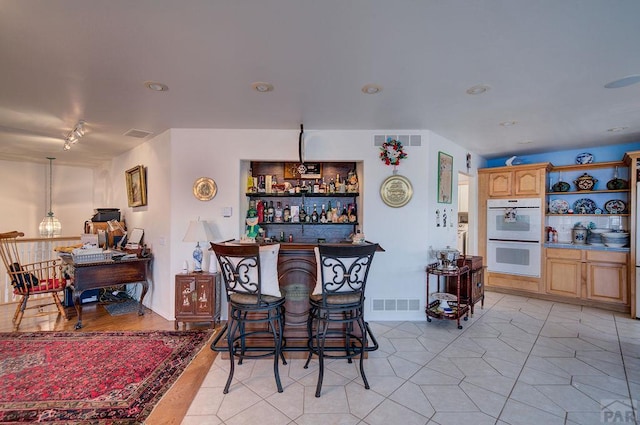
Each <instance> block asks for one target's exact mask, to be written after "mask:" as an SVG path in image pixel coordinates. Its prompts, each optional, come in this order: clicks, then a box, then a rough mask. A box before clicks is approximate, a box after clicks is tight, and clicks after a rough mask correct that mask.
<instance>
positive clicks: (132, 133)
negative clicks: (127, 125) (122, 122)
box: [124, 128, 153, 139]
mask: <svg viewBox="0 0 640 425" xmlns="http://www.w3.org/2000/svg"><path fill="white" fill-rule="evenodd" d="M152 134H153V133H152V132H151V131H146V130H137V129H135V128H132V129H131V130H129V131H127V132H126V133H124V135H125V136H129V137H135V138H136V139H144V138H145V137H147V136H150V135H152Z"/></svg>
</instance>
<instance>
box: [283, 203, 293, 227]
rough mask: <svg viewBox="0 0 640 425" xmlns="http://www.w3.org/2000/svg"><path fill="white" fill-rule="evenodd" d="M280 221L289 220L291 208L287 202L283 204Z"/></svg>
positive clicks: (287, 221) (286, 221)
mask: <svg viewBox="0 0 640 425" xmlns="http://www.w3.org/2000/svg"><path fill="white" fill-rule="evenodd" d="M282 221H283V222H285V223H289V222H291V208H289V204H285V206H284V210H282Z"/></svg>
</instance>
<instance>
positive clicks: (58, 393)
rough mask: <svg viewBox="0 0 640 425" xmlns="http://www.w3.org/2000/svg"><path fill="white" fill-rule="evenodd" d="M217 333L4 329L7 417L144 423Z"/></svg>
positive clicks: (1, 367) (1, 385) (1, 410)
mask: <svg viewBox="0 0 640 425" xmlns="http://www.w3.org/2000/svg"><path fill="white" fill-rule="evenodd" d="M211 334H212V331H201V330H194V331H182V332H179V331H144V332H143V331H139V332H24V333H22V332H12V333H0V423H2V424H14V423H29V422H40V423H48V424H100V425H107V424H109V425H116V424H117V425H121V424H141V423H143V421H144V419H145V418H146V417H147V416H149V414H150V413H151V411H152V410H153V407H154V406H155V404H156V403H157V402H158V401H159V400H160V398H161V397H162V395H163V394H164V393H165V392H166V391H167V390H168V389H169V388H170V387H171V385H173V383H174V382H175V381H176V380H177V379H178V377H179V376H180V374H181V373H182V372H183V371H184V369H185V368H186V366H187V365H188V364H189V362H190V361H191V360H192V359H193V358H194V357H195V355H196V354H198V352H199V351H200V350H201V349H202V347H203V346H204V345H205V343H206V342H207V341H208V339H209V337H210V336H211Z"/></svg>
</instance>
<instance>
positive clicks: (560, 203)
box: [549, 199, 569, 214]
mask: <svg viewBox="0 0 640 425" xmlns="http://www.w3.org/2000/svg"><path fill="white" fill-rule="evenodd" d="M568 211H569V203H568V202H567V201H565V200H564V199H553V200H552V201H551V202H549V212H550V213H551V214H566V213H567V212H568Z"/></svg>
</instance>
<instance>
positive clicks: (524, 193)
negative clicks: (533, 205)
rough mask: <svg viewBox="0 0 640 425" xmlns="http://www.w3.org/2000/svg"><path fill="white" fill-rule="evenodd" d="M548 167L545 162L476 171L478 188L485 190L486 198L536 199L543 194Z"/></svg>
mask: <svg viewBox="0 0 640 425" xmlns="http://www.w3.org/2000/svg"><path fill="white" fill-rule="evenodd" d="M550 165H551V164H549V163H547V162H545V163H539V164H528V165H516V166H507V167H495V168H483V169H480V170H478V174H479V175H480V179H481V184H480V187H481V188H483V189H486V191H487V192H486V197H488V198H511V197H538V196H541V195H542V194H543V193H544V187H545V181H546V172H547V171H548V170H549V167H550ZM482 182H486V184H482ZM481 190H482V189H481Z"/></svg>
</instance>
